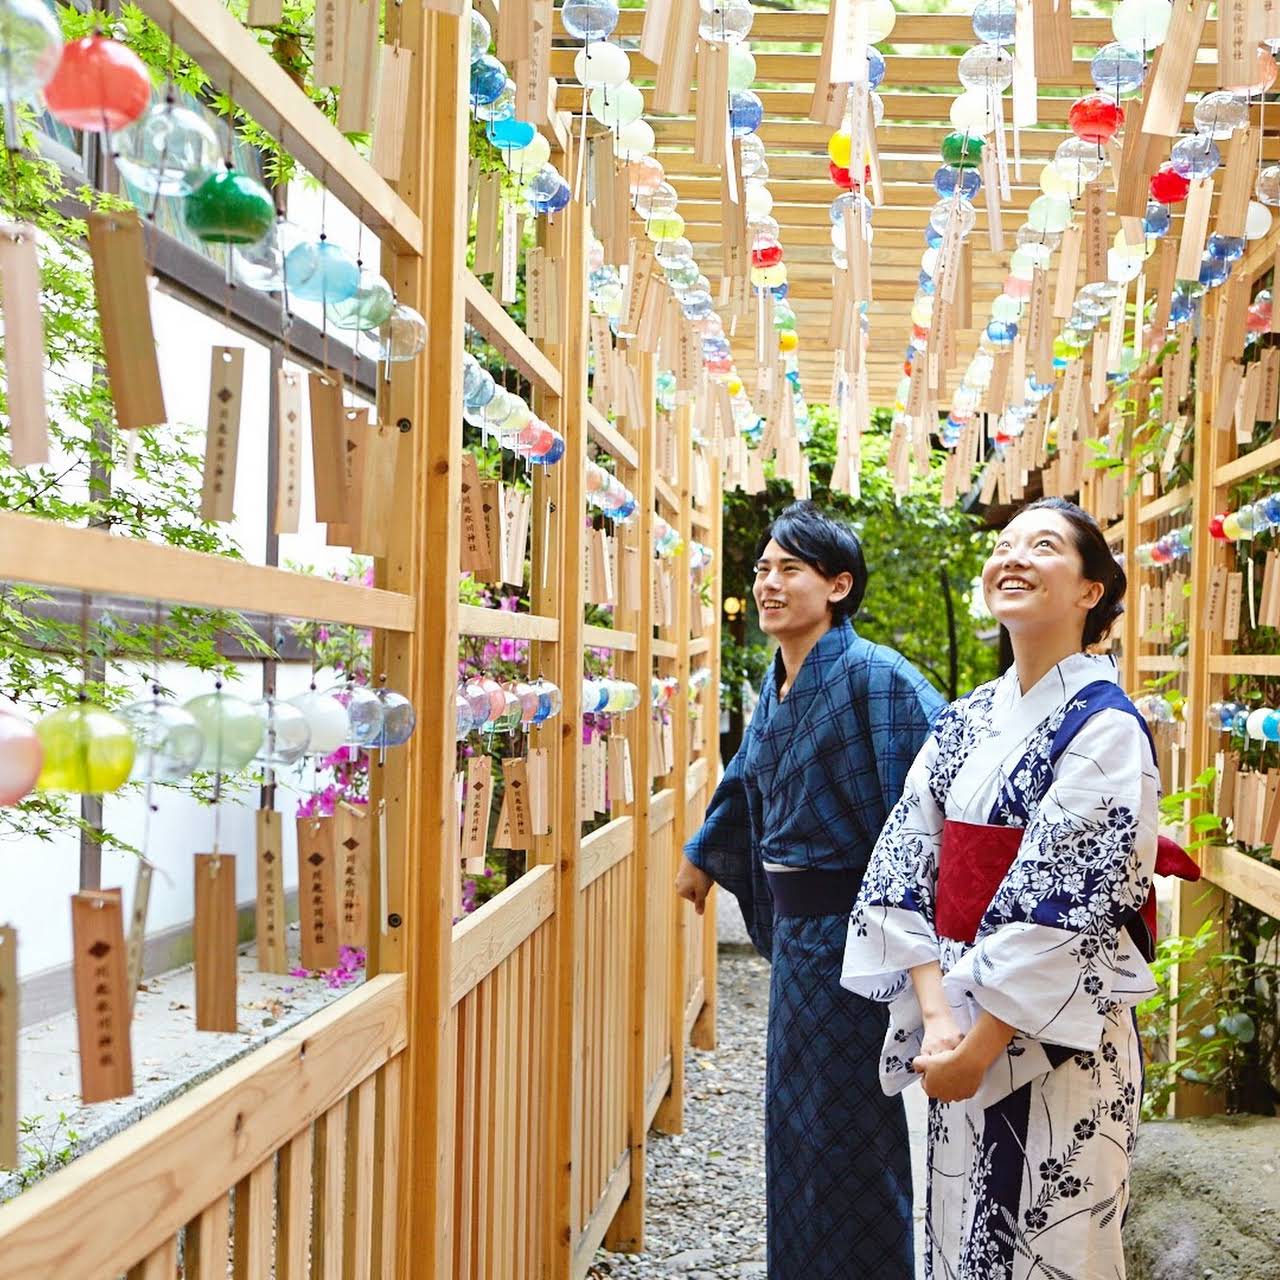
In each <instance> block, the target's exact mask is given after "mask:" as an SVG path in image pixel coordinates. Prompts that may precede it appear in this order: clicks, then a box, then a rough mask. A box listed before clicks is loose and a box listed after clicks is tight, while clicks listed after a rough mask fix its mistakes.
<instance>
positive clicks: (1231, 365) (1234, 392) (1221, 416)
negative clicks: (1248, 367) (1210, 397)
mask: <svg viewBox="0 0 1280 1280" xmlns="http://www.w3.org/2000/svg"><path fill="white" fill-rule="evenodd" d="M1243 380H1244V366H1243V365H1241V364H1240V362H1239V361H1238V360H1228V361H1227V363H1226V364H1225V365H1223V366H1222V377H1221V379H1220V380H1219V383H1218V399H1217V401H1216V403H1215V404H1214V406H1213V426H1214V429H1215V430H1217V431H1226V430H1227V429H1228V428H1229V427H1230V426H1231V424H1232V421H1233V420H1234V418H1235V412H1236V397H1237V396H1238V394H1239V392H1240V388H1241V385H1242V383H1243Z"/></svg>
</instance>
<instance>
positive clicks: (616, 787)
mask: <svg viewBox="0 0 1280 1280" xmlns="http://www.w3.org/2000/svg"><path fill="white" fill-rule="evenodd" d="M635 798H636V797H635V780H634V779H633V777H632V774H631V744H630V743H629V742H628V741H627V739H626V738H624V737H623V736H622V735H621V734H617V733H615V734H613V735H611V736H610V738H609V800H610V804H611V805H620V804H632V803H633V802H634V801H635Z"/></svg>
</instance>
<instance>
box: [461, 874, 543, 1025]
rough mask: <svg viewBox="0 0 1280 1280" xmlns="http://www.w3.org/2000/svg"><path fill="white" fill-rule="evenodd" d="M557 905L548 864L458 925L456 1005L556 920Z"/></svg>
mask: <svg viewBox="0 0 1280 1280" xmlns="http://www.w3.org/2000/svg"><path fill="white" fill-rule="evenodd" d="M555 905H556V882H555V868H554V867H552V866H551V865H550V864H548V863H544V864H543V865H542V866H540V867H534V869H533V870H532V871H530V872H529V873H528V874H527V875H523V876H521V877H520V879H519V880H517V881H516V882H515V883H514V884H510V885H508V886H507V887H506V888H505V889H503V891H502V892H501V893H500V894H498V895H497V896H496V897H493V898H490V899H489V901H488V902H486V903H485V904H484V905H483V906H481V907H479V908H478V909H477V910H475V911H473V912H472V913H471V914H470V915H469V916H467V918H466V919H465V920H462V921H460V922H459V923H458V924H456V925H454V926H453V946H452V949H451V952H450V955H451V957H452V963H453V967H452V969H451V971H450V973H451V976H450V981H449V994H450V999H451V1001H452V1003H453V1004H457V1003H458V1001H459V1000H461V999H462V998H463V996H465V995H466V994H467V992H469V991H472V990H474V989H475V988H476V987H478V986H479V985H480V983H481V982H483V981H484V979H485V978H487V977H488V976H489V974H491V973H492V972H493V971H494V970H495V969H496V968H497V967H498V966H499V965H500V964H501V963H502V962H503V961H504V960H505V959H506V958H507V957H508V956H509V955H510V954H511V953H512V952H513V951H514V950H515V949H516V948H517V947H518V946H519V945H520V944H521V943H522V942H523V941H524V940H525V939H526V938H528V937H530V936H531V935H532V934H533V932H534V930H536V929H537V927H538V926H539V925H540V924H541V923H542V922H543V921H544V920H547V919H549V918H550V916H551V913H552V912H553V911H554V910H555Z"/></svg>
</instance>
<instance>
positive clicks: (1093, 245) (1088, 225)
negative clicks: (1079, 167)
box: [1067, 182, 1107, 315]
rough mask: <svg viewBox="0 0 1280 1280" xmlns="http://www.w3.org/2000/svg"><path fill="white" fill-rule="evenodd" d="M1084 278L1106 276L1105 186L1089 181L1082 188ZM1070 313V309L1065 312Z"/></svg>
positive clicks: (1088, 279)
mask: <svg viewBox="0 0 1280 1280" xmlns="http://www.w3.org/2000/svg"><path fill="white" fill-rule="evenodd" d="M1084 238H1085V255H1084V278H1085V281H1086V283H1089V284H1093V283H1094V282H1096V281H1101V280H1105V279H1106V278H1107V186H1106V183H1104V182H1091V183H1089V185H1088V186H1086V187H1085V189H1084ZM1067 314H1068V315H1070V314H1071V313H1070V311H1068V312H1067Z"/></svg>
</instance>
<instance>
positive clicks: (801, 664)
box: [676, 502, 943, 1280]
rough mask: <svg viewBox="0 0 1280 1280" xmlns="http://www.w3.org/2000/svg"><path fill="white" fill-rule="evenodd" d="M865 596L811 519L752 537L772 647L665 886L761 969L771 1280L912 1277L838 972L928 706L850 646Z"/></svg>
mask: <svg viewBox="0 0 1280 1280" xmlns="http://www.w3.org/2000/svg"><path fill="white" fill-rule="evenodd" d="M866 584H867V570H866V565H865V563H864V560H863V556H862V548H861V546H860V545H859V543H858V539H857V536H856V535H855V534H854V532H853V530H852V529H850V528H849V527H848V526H846V525H844V524H841V523H840V522H839V521H836V520H833V519H831V518H829V517H828V516H826V515H824V514H823V513H822V512H821V511H819V510H818V508H816V507H815V506H814V505H813V504H812V503H808V502H798V503H795V504H793V505H792V506H790V507H788V508H787V509H786V510H785V511H783V513H782V514H781V515H780V516H779V517H778V518H777V519H776V520H775V521H774V522H773V524H772V525H771V526H770V527H769V529H767V530H766V532H765V534H764V536H763V537H762V538H761V541H760V545H759V547H758V548H757V551H756V564H755V585H754V588H753V591H754V595H755V601H756V606H757V608H758V610H759V613H760V627H761V630H762V631H764V633H765V634H766V635H768V636H771V637H773V638H774V639H775V640H776V641H777V642H778V651H777V654H776V656H775V658H774V662H773V666H772V667H771V669H770V671H769V673H768V675H767V676H766V677H765V681H764V687H763V689H762V690H761V693H760V701H759V704H758V705H757V707H756V711H755V715H754V716H753V717H752V719H751V724H750V725H749V726H748V728H747V732H746V734H745V736H744V738H743V741H742V745H741V747H740V748H739V749H738V752H737V754H736V755H735V756H734V757H733V759H732V760H731V761H730V763H729V766H728V768H727V769H726V770H725V774H724V777H723V779H722V780H721V782H720V785H719V786H718V787H717V788H716V792H715V795H714V796H712V799H711V805H710V807H709V808H708V810H707V816H706V821H705V823H704V824H703V826H702V829H701V830H700V831H699V832H698V834H697V835H696V836H694V838H693V839H692V840H691V841H690V842H689V844H688V845H687V846H686V848H685V861H684V863H683V864H682V866H681V869H680V873H679V875H678V876H677V878H676V891H677V893H678V894H679V895H680V896H681V897H683V898H687V899H688V900H689V901H691V902H692V903H693V904H694V907H695V908H696V909H697V911H698V912H699V913H701V912H702V910H703V908H704V905H705V902H706V896H707V892H708V890H709V889H710V888H711V885H712V883H713V882H716V883H719V884H720V885H722V886H723V887H724V888H726V889H728V890H729V891H730V892H731V893H733V894H734V896H735V897H737V899H738V902H739V904H740V905H741V907H742V914H743V918H744V919H745V920H746V923H747V928H748V930H749V932H750V934H751V939H752V941H753V942H754V943H755V946H756V949H757V950H758V951H759V952H760V953H761V955H763V956H764V957H765V958H766V959H768V960H770V961H771V962H772V966H773V968H772V975H771V981H770V994H769V1036H768V1061H767V1068H766V1085H765V1112H766V1123H765V1158H766V1168H767V1200H768V1228H767V1230H768V1259H769V1261H768V1274H769V1280H911V1277H912V1276H913V1274H914V1261H913V1250H912V1239H911V1235H912V1233H911V1199H912V1197H911V1165H910V1153H909V1148H908V1143H907V1125H906V1116H905V1114H904V1112H903V1108H902V1102H901V1099H900V1098H897V1097H894V1098H887V1097H885V1095H884V1092H883V1090H882V1089H881V1087H880V1076H879V1065H880V1052H881V1044H882V1042H883V1040H884V1035H885V1028H886V1023H887V1019H886V1015H885V1012H884V1009H883V1007H882V1006H880V1005H878V1004H877V1003H875V1002H873V1001H870V1000H867V999H864V998H863V997H861V996H857V995H854V994H853V993H852V992H849V991H846V990H845V989H844V988H842V987H841V985H840V968H841V962H842V960H843V956H844V946H845V938H846V934H847V932H848V921H849V912H850V910H851V908H852V906H853V903H854V900H855V898H856V897H857V895H858V887H859V885H860V884H861V881H862V875H863V872H864V871H865V870H866V866H867V862H868V859H869V858H870V855H871V849H872V846H873V845H874V844H875V841H876V837H877V835H879V833H880V828H881V827H882V826H883V825H884V822H885V819H886V818H887V817H888V815H889V812H890V810H892V809H893V807H894V805H895V804H896V803H897V801H898V798H899V796H900V795H901V793H902V788H903V782H904V780H905V778H906V774H907V770H908V769H909V768H910V767H911V762H912V761H913V760H914V759H915V757H916V753H917V752H918V751H919V750H920V747H921V745H922V744H923V742H924V740H925V738H926V737H928V734H929V729H930V725H931V723H932V721H933V719H934V717H935V716H936V715H937V713H938V712H939V711H940V710H941V708H942V705H943V702H942V699H941V697H940V696H939V695H938V694H937V693H936V692H935V691H934V689H933V688H932V686H931V685H929V684H928V682H927V681H926V680H925V679H924V677H923V676H921V675H920V673H919V672H918V671H916V669H915V668H914V667H913V666H911V664H910V663H909V662H907V661H906V659H905V658H903V657H902V655H901V654H898V653H895V652H894V651H893V650H892V649H887V648H885V647H884V646H883V645H877V644H872V643H871V642H869V641H867V640H864V639H862V638H861V637H860V636H859V635H858V634H857V632H856V631H854V629H853V625H852V623H851V619H852V618H853V616H854V615H855V614H856V613H857V611H858V606H859V604H860V603H861V602H862V597H863V594H864V592H865V590H866Z"/></svg>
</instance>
